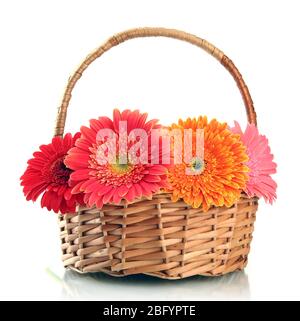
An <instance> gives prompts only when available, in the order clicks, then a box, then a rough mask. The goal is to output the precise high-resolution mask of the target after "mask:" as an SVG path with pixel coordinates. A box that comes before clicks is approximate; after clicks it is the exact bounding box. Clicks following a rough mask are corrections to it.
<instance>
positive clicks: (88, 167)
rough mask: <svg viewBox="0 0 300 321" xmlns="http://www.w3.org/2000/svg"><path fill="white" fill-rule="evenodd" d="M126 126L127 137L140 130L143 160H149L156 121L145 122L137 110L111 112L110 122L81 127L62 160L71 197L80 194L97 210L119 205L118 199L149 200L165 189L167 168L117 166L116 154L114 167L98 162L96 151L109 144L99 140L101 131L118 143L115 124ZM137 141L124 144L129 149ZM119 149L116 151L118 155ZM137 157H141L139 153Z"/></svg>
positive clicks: (91, 123)
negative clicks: (68, 171) (68, 170)
mask: <svg viewBox="0 0 300 321" xmlns="http://www.w3.org/2000/svg"><path fill="white" fill-rule="evenodd" d="M120 121H123V122H126V123H127V134H128V135H130V132H131V131H132V130H133V129H142V130H144V131H145V132H146V134H147V144H148V147H149V148H147V151H146V152H147V159H148V160H149V159H150V151H151V148H150V141H151V140H150V132H151V130H152V129H156V128H159V127H160V126H159V125H158V124H157V122H158V121H157V120H150V121H147V114H141V113H140V112H139V111H138V110H136V111H130V110H124V111H123V112H122V113H121V112H120V111H119V110H114V113H113V120H111V119H110V118H108V117H100V118H98V119H92V120H90V126H89V127H85V126H82V127H81V129H80V131H81V138H80V139H78V140H77V142H76V144H75V146H76V147H74V148H72V149H71V150H70V151H69V153H68V156H67V157H66V160H65V162H66V164H67V166H68V167H70V168H71V169H72V170H74V172H73V173H72V174H71V179H72V180H73V181H74V182H75V187H74V188H73V190H72V193H75V194H76V193H80V192H84V193H85V196H84V201H85V203H86V204H88V205H89V206H93V205H96V206H97V207H98V208H101V207H102V206H103V204H108V203H114V204H119V203H120V201H121V200H122V199H125V200H126V201H129V202H131V201H133V200H134V199H137V198H141V197H143V196H145V197H151V196H152V194H153V193H156V192H158V191H159V190H160V189H162V188H164V187H166V185H167V183H166V179H167V177H166V173H167V167H166V166H162V165H154V164H151V163H150V162H147V163H141V162H140V163H131V162H130V159H129V162H127V163H126V164H123V163H122V162H120V154H118V153H117V154H116V161H115V162H114V163H110V162H107V163H102V162H101V159H99V154H98V153H99V150H100V151H101V150H103V149H105V148H106V147H107V151H106V152H108V151H109V143H107V141H106V140H105V139H99V137H98V133H99V131H100V130H101V129H108V130H111V131H112V132H113V133H114V135H115V136H116V138H117V141H119V140H118V139H119V137H120V132H119V122H120ZM137 141H138V139H137V140H136V141H130V142H129V140H128V141H126V144H127V147H128V148H129V147H131V146H132V145H133V144H135V143H136V142H137ZM118 147H119V145H118V146H117V148H116V150H117V151H118V150H119V149H118ZM138 153H139V155H138V156H141V154H142V153H143V150H142V149H141V150H140V151H138Z"/></svg>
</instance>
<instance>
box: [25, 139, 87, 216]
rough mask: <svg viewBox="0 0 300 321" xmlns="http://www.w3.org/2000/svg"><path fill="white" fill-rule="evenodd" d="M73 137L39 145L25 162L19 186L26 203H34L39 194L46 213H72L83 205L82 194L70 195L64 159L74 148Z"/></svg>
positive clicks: (69, 170) (68, 174) (68, 171)
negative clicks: (30, 201)
mask: <svg viewBox="0 0 300 321" xmlns="http://www.w3.org/2000/svg"><path fill="white" fill-rule="evenodd" d="M79 136H80V133H77V134H76V135H74V137H72V135H71V134H66V135H65V136H64V137H63V138H62V137H54V138H53V139H52V142H51V143H50V144H48V145H41V146H40V151H37V152H35V153H34V154H33V158H32V159H30V160H29V161H28V166H27V169H26V171H25V172H24V174H23V175H22V177H21V186H23V192H24V195H25V196H26V199H27V200H28V201H29V200H32V201H36V200H37V198H38V197H39V196H40V195H41V194H42V198H41V205H42V207H46V208H47V209H48V210H49V211H50V210H53V211H54V212H56V213H58V212H61V213H62V214H64V213H73V212H75V208H76V205H77V204H83V197H82V194H77V195H72V194H71V190H72V182H71V181H70V174H71V172H72V170H71V169H70V168H68V167H67V166H66V165H65V163H64V159H65V157H66V155H67V152H68V150H69V149H70V148H72V147H74V145H75V141H76V139H77V138H78V137H79Z"/></svg>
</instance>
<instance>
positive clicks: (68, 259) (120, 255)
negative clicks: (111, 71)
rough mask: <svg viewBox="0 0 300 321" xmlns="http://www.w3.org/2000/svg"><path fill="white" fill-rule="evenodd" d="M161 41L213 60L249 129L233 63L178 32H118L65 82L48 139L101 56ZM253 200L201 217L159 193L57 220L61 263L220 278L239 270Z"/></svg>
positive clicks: (114, 271) (248, 103) (81, 268)
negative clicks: (135, 42)
mask: <svg viewBox="0 0 300 321" xmlns="http://www.w3.org/2000/svg"><path fill="white" fill-rule="evenodd" d="M152 36H164V37H171V38H176V39H179V40H183V41H187V42H189V43H191V44H193V45H196V46H198V47H200V48H202V49H204V50H205V51H207V52H208V53H209V54H211V55H212V56H214V57H215V58H216V59H217V60H218V61H220V62H221V64H222V65H223V66H224V67H225V68H226V69H227V70H228V71H229V72H230V74H231V75H232V76H233V78H234V79H235V81H236V83H237V85H238V87H239V89H240V92H241V95H242V97H243V100H244V104H245V107H246V111H247V117H248V121H249V122H250V123H254V124H256V114H255V111H254V107H253V102H252V99H251V96H250V94H249V91H248V88H247V86H246V84H245V82H244V80H243V78H242V76H241V74H240V73H239V71H238V69H237V68H236V67H235V65H234V64H233V62H232V61H231V60H230V59H229V58H228V57H227V56H226V55H225V54H224V53H223V52H222V51H220V50H219V49H217V48H216V47H214V46H213V45H212V44H210V43H208V42H207V41H206V40H203V39H201V38H198V37H196V36H194V35H191V34H187V33H185V32H182V31H178V30H174V29H164V28H139V29H132V30H128V31H125V32H122V33H119V34H117V35H115V36H113V37H111V38H110V39H109V40H108V41H106V42H105V43H104V44H103V45H102V46H100V47H99V48H97V49H96V50H95V51H94V52H92V53H91V54H90V55H89V56H88V57H87V58H86V59H85V60H84V61H83V63H82V64H81V65H80V66H79V67H78V69H77V70H76V71H75V73H74V74H73V75H72V76H71V77H70V78H69V81H68V85H67V88H66V90H65V93H64V96H63V100H62V104H61V106H60V108H59V110H58V117H57V122H56V127H55V135H56V136H61V135H63V132H64V126H65V120H66V115H67V107H68V105H69V101H70V99H71V93H72V90H73V88H74V86H75V84H76V82H77V81H78V79H79V78H80V77H81V75H82V73H83V71H84V70H85V69H86V68H87V67H88V66H89V65H90V64H91V63H92V62H93V61H94V60H95V59H97V58H98V57H100V56H101V55H102V54H103V53H104V52H106V51H107V50H109V49H111V48H112V47H114V46H116V45H118V44H119V43H122V42H124V41H126V40H129V39H132V38H137V37H152ZM257 205H258V200H257V198H248V197H247V196H246V195H244V194H242V196H241V198H240V199H239V200H238V201H237V202H236V204H235V205H234V206H232V207H231V208H227V207H212V208H211V209H210V210H209V211H208V212H203V210H202V209H201V207H200V208H198V209H194V208H191V207H190V206H188V205H187V204H185V203H184V202H183V201H178V202H172V200H171V195H170V194H168V193H160V194H157V195H154V196H153V199H151V200H149V199H142V200H136V201H134V202H133V203H125V202H123V203H121V204H120V205H113V204H112V205H105V206H104V207H103V208H102V209H101V210H100V209H97V208H87V207H79V208H78V210H77V212H76V213H70V214H66V215H60V216H59V226H60V238H61V242H62V246H61V247H62V252H63V256H62V259H63V262H64V266H65V267H67V268H71V269H74V270H76V271H78V272H81V273H86V272H105V273H107V274H111V275H114V276H125V275H130V274H138V273H144V274H149V275H153V276H157V277H161V278H167V279H181V278H185V277H189V276H192V275H197V274H199V275H222V274H225V273H229V272H232V271H235V270H241V269H243V268H244V267H245V266H246V263H247V256H248V253H249V250H250V242H251V239H252V232H253V228H254V221H255V213H256V210H257Z"/></svg>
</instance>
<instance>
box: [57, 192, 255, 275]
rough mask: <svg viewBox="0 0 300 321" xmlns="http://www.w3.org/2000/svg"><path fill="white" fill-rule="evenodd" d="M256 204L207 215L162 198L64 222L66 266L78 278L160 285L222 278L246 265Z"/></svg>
mask: <svg viewBox="0 0 300 321" xmlns="http://www.w3.org/2000/svg"><path fill="white" fill-rule="evenodd" d="M257 206H258V202H257V198H248V197H247V196H246V195H242V197H241V198H240V199H239V201H238V202H237V203H236V204H235V205H234V206H232V207H231V208H227V207H218V208H211V209H210V210H209V211H208V212H203V210H202V209H201V208H198V209H194V208H190V207H189V206H187V205H186V204H185V203H184V202H182V201H178V202H175V203H174V202H172V201H171V195H170V194H168V193H162V194H158V195H155V196H154V197H153V199H152V200H139V201H136V202H134V203H132V204H122V205H118V206H116V205H109V206H105V207H103V208H102V209H101V210H99V209H97V208H79V209H78V211H77V213H75V214H67V215H63V216H62V215H61V216H60V223H59V224H60V231H61V241H62V252H63V257H62V259H63V262H64V266H65V267H66V268H70V269H72V270H75V271H77V272H79V273H89V272H103V273H106V274H109V275H112V276H118V277H124V276H127V275H132V274H146V275H151V276H155V277H159V278H162V279H169V280H175V279H183V278H186V277H190V276H194V275H202V276H219V275H223V274H227V273H230V272H234V271H236V270H243V269H244V268H245V266H246V265H247V259H248V254H249V251H250V243H251V240H252V232H253V229H254V221H255V215H256V210H257Z"/></svg>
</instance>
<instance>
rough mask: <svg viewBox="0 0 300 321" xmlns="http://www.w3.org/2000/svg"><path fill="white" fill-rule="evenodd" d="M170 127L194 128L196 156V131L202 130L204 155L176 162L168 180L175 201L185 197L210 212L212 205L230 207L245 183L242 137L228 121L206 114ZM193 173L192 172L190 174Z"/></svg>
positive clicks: (244, 153)
mask: <svg viewBox="0 0 300 321" xmlns="http://www.w3.org/2000/svg"><path fill="white" fill-rule="evenodd" d="M171 129H180V130H181V132H182V137H183V136H184V130H185V129H192V131H193V140H194V141H193V155H195V145H196V143H195V133H196V131H197V129H203V131H204V132H203V139H204V157H203V159H200V158H197V157H195V158H192V159H191V161H190V162H189V163H185V162H184V161H183V162H182V163H181V164H174V166H171V167H170V169H169V174H168V180H169V183H170V185H171V187H172V188H171V191H172V193H173V201H177V200H178V199H179V198H182V199H183V200H184V201H185V202H186V203H187V204H188V205H191V206H192V207H194V208H198V207H200V206H201V205H202V207H203V210H204V211H207V210H208V209H209V208H210V206H213V205H214V206H223V205H226V206H227V207H230V206H232V205H233V204H234V202H235V201H236V200H237V199H238V198H239V197H240V193H241V190H242V189H243V188H244V187H245V186H246V181H247V171H248V168H247V166H246V165H245V164H244V162H245V161H247V160H248V157H247V154H246V150H245V147H244V146H243V144H242V143H241V141H240V139H239V136H238V135H234V134H232V133H231V132H230V131H229V130H228V129H227V124H226V123H223V124H222V123H219V122H218V121H217V120H215V119H213V120H212V121H211V122H208V121H207V118H206V117H199V118H198V119H196V118H193V119H191V118H188V119H187V120H185V121H183V120H181V119H180V120H179V122H178V124H173V125H172V126H171ZM191 172H192V173H193V175H191Z"/></svg>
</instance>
